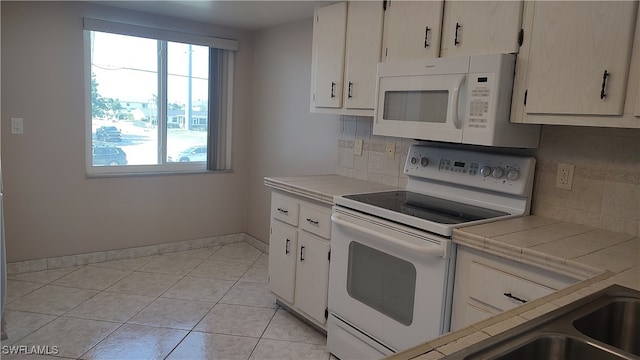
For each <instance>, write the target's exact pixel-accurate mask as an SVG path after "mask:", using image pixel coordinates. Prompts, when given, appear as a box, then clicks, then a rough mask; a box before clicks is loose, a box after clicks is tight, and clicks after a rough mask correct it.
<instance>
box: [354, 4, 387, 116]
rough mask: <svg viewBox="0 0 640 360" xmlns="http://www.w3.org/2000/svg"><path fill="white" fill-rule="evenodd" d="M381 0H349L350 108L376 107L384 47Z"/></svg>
mask: <svg viewBox="0 0 640 360" xmlns="http://www.w3.org/2000/svg"><path fill="white" fill-rule="evenodd" d="M382 18H383V8H382V2H380V1H375V2H374V1H353V2H349V14H348V20H347V53H346V58H345V83H344V94H345V96H344V101H345V107H346V108H348V109H373V106H374V102H375V99H374V97H375V91H376V74H377V71H376V70H377V69H376V66H377V64H378V63H379V62H380V51H381V48H382Z"/></svg>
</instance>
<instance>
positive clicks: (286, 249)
mask: <svg viewBox="0 0 640 360" xmlns="http://www.w3.org/2000/svg"><path fill="white" fill-rule="evenodd" d="M290 242H291V240H289V239H287V241H286V242H285V244H284V254H285V255H289V253H290V252H291V251H290V250H289V243H290Z"/></svg>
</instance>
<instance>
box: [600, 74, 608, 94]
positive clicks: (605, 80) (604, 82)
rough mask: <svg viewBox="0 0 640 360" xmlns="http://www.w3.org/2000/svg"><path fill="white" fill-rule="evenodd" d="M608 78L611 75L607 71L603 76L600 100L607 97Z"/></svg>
mask: <svg viewBox="0 0 640 360" xmlns="http://www.w3.org/2000/svg"><path fill="white" fill-rule="evenodd" d="M608 77H609V73H608V72H607V70H605V71H604V74H602V89H600V100H603V99H604V98H605V97H607V92H606V91H605V90H606V88H607V78H608Z"/></svg>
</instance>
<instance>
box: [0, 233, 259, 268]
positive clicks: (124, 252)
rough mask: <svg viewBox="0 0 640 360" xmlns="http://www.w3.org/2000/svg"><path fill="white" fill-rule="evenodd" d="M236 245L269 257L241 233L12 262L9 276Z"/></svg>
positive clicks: (249, 237) (253, 241)
mask: <svg viewBox="0 0 640 360" xmlns="http://www.w3.org/2000/svg"><path fill="white" fill-rule="evenodd" d="M237 242H246V243H248V244H249V245H251V246H253V247H255V248H257V249H258V250H260V251H262V252H264V253H267V252H268V250H269V246H268V245H267V244H265V243H263V242H262V241H260V240H258V239H256V238H254V237H252V236H250V235H248V234H245V233H238V234H231V235H222V236H214V237H208V238H201V239H193V240H185V241H176V242H171V243H164V244H157V245H149V246H141V247H133V248H128V249H118V250H107V251H98V252H92V253H86V254H77V255H68V256H58V257H52V258H46V259H38V260H28V261H18V262H12V263H8V264H7V274H19V273H24V272H32V271H42V270H50V269H57V268H62V267H70V266H79V265H87V264H95V263H100V262H105V261H113V260H122V259H131V258H137V257H143V256H152V255H162V254H168V253H172V252H178V251H186V250H194V249H201V248H208V247H212V246H222V245H226V244H232V243H237Z"/></svg>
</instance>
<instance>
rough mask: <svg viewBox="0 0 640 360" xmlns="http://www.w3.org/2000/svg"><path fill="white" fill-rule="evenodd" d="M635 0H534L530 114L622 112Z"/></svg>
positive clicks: (633, 28) (615, 113)
mask: <svg viewBox="0 0 640 360" xmlns="http://www.w3.org/2000/svg"><path fill="white" fill-rule="evenodd" d="M637 6H638V3H637V2H636V1H621V2H612V1H602V2H594V1H580V2H572V1H568V2H556V1H539V2H535V3H534V10H533V23H532V29H531V31H532V33H531V45H530V50H529V59H528V75H527V79H528V86H527V102H526V107H525V111H526V112H527V113H528V114H577V115H620V114H622V111H623V107H624V100H625V95H626V94H625V93H626V88H627V79H628V75H629V63H630V58H631V43H632V40H633V32H634V30H635V21H636V14H637V12H636V9H637Z"/></svg>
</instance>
